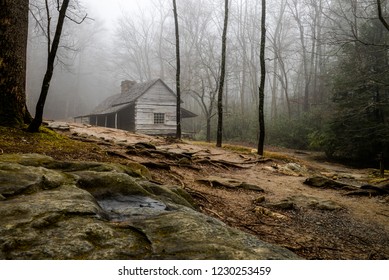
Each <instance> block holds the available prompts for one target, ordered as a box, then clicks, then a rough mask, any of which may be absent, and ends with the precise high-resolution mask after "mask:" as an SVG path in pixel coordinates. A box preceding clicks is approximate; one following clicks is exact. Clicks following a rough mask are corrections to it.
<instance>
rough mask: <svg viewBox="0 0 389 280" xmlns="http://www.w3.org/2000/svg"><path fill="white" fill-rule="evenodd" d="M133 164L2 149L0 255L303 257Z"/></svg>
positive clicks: (3, 257) (212, 257)
mask: <svg viewBox="0 0 389 280" xmlns="http://www.w3.org/2000/svg"><path fill="white" fill-rule="evenodd" d="M129 168H130V167H128V166H120V165H112V164H102V163H87V162H60V161H55V160H53V159H52V158H49V157H46V156H40V155H3V156H0V217H1V219H0V259H296V258H298V257H297V256H296V255H295V254H293V253H292V252H290V251H288V250H286V249H284V248H282V247H279V246H276V245H270V244H267V243H265V242H262V241H260V240H259V239H257V238H256V237H255V236H252V235H249V234H247V233H244V232H241V231H238V230H236V229H233V228H230V227H228V226H226V225H225V224H224V223H222V222H220V221H218V220H216V219H214V218H211V217H208V216H206V215H204V214H201V213H199V212H197V211H196V210H195V208H194V207H193V206H192V204H191V203H190V201H188V199H187V198H188V197H189V195H188V194H187V193H185V191H184V190H183V189H180V190H179V191H178V189H177V187H169V186H160V185H156V184H154V183H151V182H149V181H148V180H147V176H144V175H142V174H141V173H139V172H135V173H132V172H131V171H129ZM143 168H144V167H142V168H141V169H143ZM138 170H139V169H138ZM142 172H143V173H144V174H147V169H143V171H142Z"/></svg>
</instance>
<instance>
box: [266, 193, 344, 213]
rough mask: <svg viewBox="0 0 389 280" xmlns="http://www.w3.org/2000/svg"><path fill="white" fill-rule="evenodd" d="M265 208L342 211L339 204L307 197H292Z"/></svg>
mask: <svg viewBox="0 0 389 280" xmlns="http://www.w3.org/2000/svg"><path fill="white" fill-rule="evenodd" d="M267 206H269V207H271V208H276V209H283V210H292V209H297V208H311V209H315V210H324V211H335V210H341V209H343V206H342V205H340V204H339V203H337V202H335V201H332V200H328V199H322V198H318V197H314V196H308V195H293V196H289V197H287V198H286V199H284V200H281V201H279V202H277V203H274V204H267Z"/></svg>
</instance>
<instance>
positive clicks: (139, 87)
mask: <svg viewBox="0 0 389 280" xmlns="http://www.w3.org/2000/svg"><path fill="white" fill-rule="evenodd" d="M158 81H161V82H162V83H163V84H164V85H165V86H166V84H165V83H164V82H163V81H162V80H161V79H155V80H151V81H148V82H145V83H137V84H134V85H133V86H132V87H130V88H129V90H128V91H127V92H126V93H119V94H115V95H113V96H110V97H108V98H107V99H105V100H104V101H103V102H101V103H100V104H99V105H98V106H97V107H96V108H95V109H94V110H93V111H92V112H91V113H90V114H88V115H85V116H79V117H89V116H93V115H107V114H112V113H116V112H119V111H120V110H122V109H124V108H125V107H127V106H129V105H130V104H132V103H134V102H135V101H136V100H137V99H138V98H139V97H141V96H142V95H143V94H144V93H145V92H147V91H148V90H149V88H151V87H152V86H153V85H154V84H155V83H156V82H158ZM166 87H167V89H168V90H169V91H170V92H171V93H172V94H174V92H173V91H172V90H171V89H170V88H169V87H168V86H166ZM181 111H182V117H183V118H192V117H195V116H197V115H196V114H194V113H192V112H190V111H188V110H185V109H183V108H181Z"/></svg>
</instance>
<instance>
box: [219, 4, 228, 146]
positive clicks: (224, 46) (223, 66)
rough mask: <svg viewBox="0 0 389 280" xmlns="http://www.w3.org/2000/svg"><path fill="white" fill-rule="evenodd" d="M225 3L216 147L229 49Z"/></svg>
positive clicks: (221, 128) (220, 143) (221, 117)
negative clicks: (227, 51)
mask: <svg viewBox="0 0 389 280" xmlns="http://www.w3.org/2000/svg"><path fill="white" fill-rule="evenodd" d="M224 3H225V5H224V26H223V35H222V61H221V71H220V83H219V92H218V98H217V109H218V120H217V139H216V147H221V146H222V141H223V140H222V138H223V88H224V79H225V76H226V50H227V27H228V0H225V2H224Z"/></svg>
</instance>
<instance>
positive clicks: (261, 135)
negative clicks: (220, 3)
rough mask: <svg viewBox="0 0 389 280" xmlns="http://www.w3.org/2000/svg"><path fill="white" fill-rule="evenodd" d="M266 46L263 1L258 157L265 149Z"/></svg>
mask: <svg viewBox="0 0 389 280" xmlns="http://www.w3.org/2000/svg"><path fill="white" fill-rule="evenodd" d="M265 46H266V0H262V18H261V50H260V63H261V81H260V85H259V110H258V111H259V139H258V155H260V156H263V147H264V144H265V113H264V100H265V79H266V64H265Z"/></svg>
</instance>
